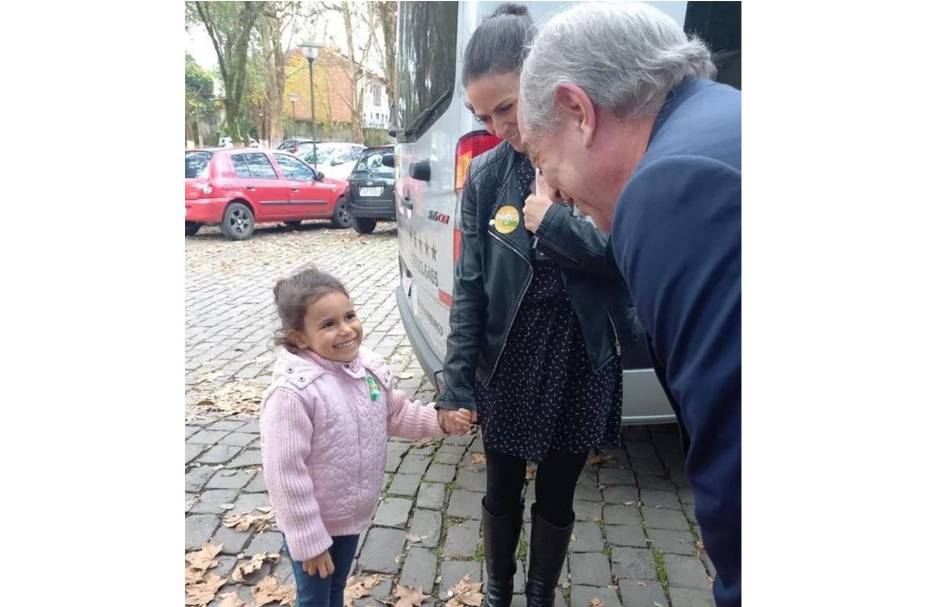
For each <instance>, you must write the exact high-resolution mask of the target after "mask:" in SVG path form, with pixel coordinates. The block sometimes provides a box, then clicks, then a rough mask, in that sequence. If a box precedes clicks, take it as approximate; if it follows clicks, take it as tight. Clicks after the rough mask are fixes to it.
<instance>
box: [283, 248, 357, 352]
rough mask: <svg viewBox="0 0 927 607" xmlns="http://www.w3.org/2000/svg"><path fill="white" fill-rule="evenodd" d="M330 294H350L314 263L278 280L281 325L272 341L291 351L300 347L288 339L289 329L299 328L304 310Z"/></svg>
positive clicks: (303, 316)
mask: <svg viewBox="0 0 927 607" xmlns="http://www.w3.org/2000/svg"><path fill="white" fill-rule="evenodd" d="M329 293H344V296H345V297H350V295H348V290H347V289H345V288H344V285H343V284H341V281H340V280H338V279H337V278H335V277H334V276H332V275H331V274H328V273H326V272H323V271H321V270H319V269H318V268H316V267H315V266H309V267H308V268H306V269H305V270H301V271H300V272H297V273H296V274H294V275H293V276H290V277H289V278H281V279H280V280H278V281H277V284H276V285H274V303H275V304H276V305H277V314H278V315H279V316H280V324H281V326H280V328H279V329H277V332H276V334H275V336H274V344H275V345H278V346H283V347H285V348H286V349H287V350H290V351H291V352H292V351H295V350H297V349H299V348H298V346H297V345H296V344H294V343H293V342H292V341H290V340H289V339H288V335H289V333H290V331H302V330H303V320H304V319H305V317H306V310H308V309H309V306H311V305H312V304H314V303H315V302H316V301H318V300H319V298H321V297H322V296H324V295H328V294H329Z"/></svg>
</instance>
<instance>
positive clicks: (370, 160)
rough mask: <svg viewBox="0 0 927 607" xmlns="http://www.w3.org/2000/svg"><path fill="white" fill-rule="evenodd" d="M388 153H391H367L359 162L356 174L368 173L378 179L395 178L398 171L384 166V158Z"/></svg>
mask: <svg viewBox="0 0 927 607" xmlns="http://www.w3.org/2000/svg"><path fill="white" fill-rule="evenodd" d="M386 153H389V152H384V151H383V150H371V151H369V152H365V153H364V154H363V156H361V159H360V160H358V161H357V166H355V167H354V173H367V174H370V175H373V176H376V177H390V178H391V177H394V176H395V170H396V169H394V168H393V167H388V166H385V165H384V164H383V156H384V155H385V154H386Z"/></svg>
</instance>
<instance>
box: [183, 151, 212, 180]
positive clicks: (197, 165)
mask: <svg viewBox="0 0 927 607" xmlns="http://www.w3.org/2000/svg"><path fill="white" fill-rule="evenodd" d="M210 158H212V152H187V154H186V158H185V161H186V172H185V173H184V175H185V177H186V178H187V179H196V178H197V177H205V176H206V170H207V169H208V167H209V160H210Z"/></svg>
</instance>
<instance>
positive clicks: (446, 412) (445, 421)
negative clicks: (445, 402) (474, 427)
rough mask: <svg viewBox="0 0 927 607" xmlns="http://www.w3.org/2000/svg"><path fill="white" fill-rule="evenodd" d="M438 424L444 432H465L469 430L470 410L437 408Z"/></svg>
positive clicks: (458, 433) (459, 433)
mask: <svg viewBox="0 0 927 607" xmlns="http://www.w3.org/2000/svg"><path fill="white" fill-rule="evenodd" d="M438 425H439V426H441V429H442V430H444V433H445V434H457V435H462V434H466V433H467V432H469V431H470V410H469V409H458V410H456V411H451V410H450V409H438Z"/></svg>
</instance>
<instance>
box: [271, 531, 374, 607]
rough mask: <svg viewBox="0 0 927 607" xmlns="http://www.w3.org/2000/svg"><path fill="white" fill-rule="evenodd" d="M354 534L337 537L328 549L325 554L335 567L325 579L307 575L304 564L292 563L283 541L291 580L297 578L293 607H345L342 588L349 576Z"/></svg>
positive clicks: (354, 544)
mask: <svg viewBox="0 0 927 607" xmlns="http://www.w3.org/2000/svg"><path fill="white" fill-rule="evenodd" d="M359 537H360V536H357V535H336V536H335V537H333V538H332V542H334V543H333V544H332V545H331V547H329V549H328V554H329V555H331V557H332V563H334V564H335V573H334V574H332V575H330V576H328V577H327V578H325V579H324V580H323V579H322V578H321V577H319V574H315V575H309V574H308V573H306V570H305V569H303V564H302V563H301V562H299V561H294V560H293V557H291V556H290V550H289V548H287V545H286V539H285V538H284V541H283V549H284V550H286V556H287V558H288V559H290V564H291V565H293V577H294V578H295V579H296V607H342V605H343V604H344V587H345V584H346V583H347V581H348V574H350V573H351V563H352V562H353V561H354V552H355V551H356V550H357V540H358V539H359Z"/></svg>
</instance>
